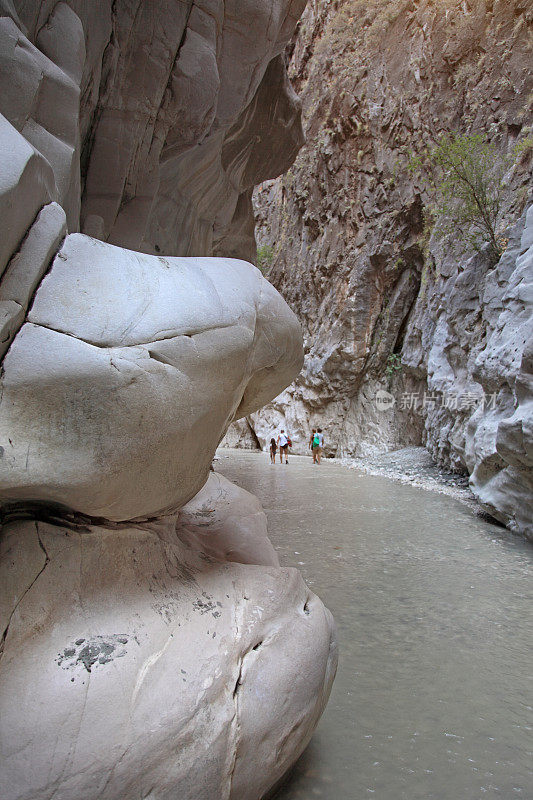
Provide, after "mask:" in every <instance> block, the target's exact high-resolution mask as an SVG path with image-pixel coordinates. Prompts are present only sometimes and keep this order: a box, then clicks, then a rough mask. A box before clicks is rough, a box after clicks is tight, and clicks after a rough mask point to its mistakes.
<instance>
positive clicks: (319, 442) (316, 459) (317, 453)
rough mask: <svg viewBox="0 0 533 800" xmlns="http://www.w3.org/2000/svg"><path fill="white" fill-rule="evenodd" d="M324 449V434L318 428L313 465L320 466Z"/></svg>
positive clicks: (314, 440) (315, 434)
mask: <svg viewBox="0 0 533 800" xmlns="http://www.w3.org/2000/svg"><path fill="white" fill-rule="evenodd" d="M323 447H324V436H323V434H322V428H317V429H316V431H315V433H314V435H313V444H312V451H313V464H320V459H321V457H322V448H323Z"/></svg>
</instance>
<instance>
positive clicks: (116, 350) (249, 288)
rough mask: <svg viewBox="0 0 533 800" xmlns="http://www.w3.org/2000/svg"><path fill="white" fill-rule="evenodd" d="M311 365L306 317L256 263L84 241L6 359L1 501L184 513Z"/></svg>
mask: <svg viewBox="0 0 533 800" xmlns="http://www.w3.org/2000/svg"><path fill="white" fill-rule="evenodd" d="M301 362H302V348H301V335H300V329H299V324H298V321H297V319H296V317H295V316H294V314H293V313H292V311H290V309H289V307H288V306H287V305H286V303H285V302H284V301H283V300H282V298H281V297H280V295H279V294H278V293H277V292H276V291H275V289H273V287H272V286H271V285H270V284H269V283H268V282H267V281H266V280H265V279H264V278H263V277H262V275H261V273H260V272H259V270H257V269H255V268H254V267H252V266H251V265H250V264H247V263H245V262H242V261H236V260H233V259H215V258H211V259H209V258H207V259H180V258H162V257H156V256H149V255H144V254H140V253H133V252H131V251H128V250H122V249H121V248H118V247H114V246H113V245H109V244H105V243H103V242H101V241H98V240H96V239H91V238H89V237H87V236H84V235H83V234H71V235H70V236H68V237H67V239H66V240H65V243H64V245H63V247H62V248H61V249H60V251H59V253H58V254H57V256H56V258H55V260H54V263H53V265H52V269H51V271H50V272H49V273H48V275H47V276H46V277H45V278H44V280H43V282H42V284H41V286H40V288H39V289H38V291H37V294H36V297H35V300H34V303H33V306H32V308H31V311H30V313H29V314H28V316H27V320H26V323H25V324H24V326H23V327H22V329H21V331H20V333H19V334H18V336H17V337H16V338H15V340H14V342H13V344H12V345H11V348H10V350H9V352H8V354H7V356H6V358H5V360H4V373H3V375H2V377H1V378H0V381H1V384H2V391H3V402H2V405H1V406H0V437H1V438H0V441H2V442H4V443H7V444H4V448H5V453H4V456H3V458H2V460H1V461H0V498H1V499H3V500H4V502H9V503H14V502H15V503H16V502H28V501H39V502H47V503H55V504H59V505H61V506H66V507H67V508H69V509H72V510H75V511H78V512H81V513H84V514H87V515H90V516H92V517H104V518H106V519H109V520H128V519H134V518H140V517H143V518H147V517H153V516H154V515H156V514H161V513H168V512H169V511H170V510H172V509H177V508H179V507H180V506H182V505H183V504H184V503H186V502H187V501H188V500H190V499H191V497H193V495H195V494H196V492H198V491H199V490H200V489H201V487H202V485H203V483H204V482H205V480H206V477H207V473H208V470H209V465H210V463H211V460H212V458H213V455H214V452H215V448H216V446H217V444H218V443H219V441H220V439H221V438H222V436H223V435H224V433H225V431H226V428H227V426H228V425H229V423H230V422H231V421H232V420H233V419H237V418H239V417H241V416H245V415H246V414H248V413H249V412H250V411H255V410H256V409H257V408H259V407H260V406H261V405H263V404H264V403H265V402H266V401H268V400H269V399H271V398H272V397H273V396H275V395H276V394H278V392H279V391H281V389H283V388H284V386H286V384H287V383H288V382H289V381H290V379H291V377H292V376H293V375H294V374H296V373H297V372H298V371H299V369H300V367H301Z"/></svg>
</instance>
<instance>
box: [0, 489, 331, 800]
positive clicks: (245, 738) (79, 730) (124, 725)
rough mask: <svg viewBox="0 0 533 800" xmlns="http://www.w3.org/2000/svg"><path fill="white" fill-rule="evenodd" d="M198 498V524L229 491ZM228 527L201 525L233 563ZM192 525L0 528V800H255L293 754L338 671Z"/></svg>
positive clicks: (290, 604)
mask: <svg viewBox="0 0 533 800" xmlns="http://www.w3.org/2000/svg"><path fill="white" fill-rule="evenodd" d="M209 483H210V484H211V486H210V487H208V488H207V490H206V492H205V493H204V495H203V496H202V495H201V496H200V498H199V499H198V503H197V505H196V508H197V509H201V508H202V506H203V505H204V501H205V499H207V500H208V502H209V504H210V505H211V503H212V499H213V491H214V492H215V493H216V492H217V491H218V489H219V488H222V490H223V491H226V490H227V489H228V482H227V481H225V480H224V479H223V478H220V477H218V476H212V477H211V478H210V481H209ZM234 493H235V495H236V500H237V505H236V507H235V509H234V511H235V513H236V514H238V515H242V518H243V519H244V518H246V517H247V516H248V517H250V516H251V517H254V516H256V514H257V501H255V498H251V496H250V495H247V493H242V491H240V490H236V489H235V490H234ZM247 498H248V499H247ZM247 503H248V508H247V507H246V506H247ZM228 512H231V507H230V505H228V503H227V502H225V499H223V503H222V508H219V507H215V509H214V514H215V515H216V516H218V517H219V519H220V520H222V526H223V527H224V528H225V532H224V536H225V540H226V544H225V547H227V546H229V549H230V551H232V552H233V551H236V550H238V549H239V548H240V547H241V544H242V525H241V530H239V525H237V526H236V542H235V546H234V547H232V546H231V543H230V539H231V533H230V525H229V516H230V514H229V515H228ZM191 514H194V510H193V508H192V507H189V509H188V510H185V511H184V516H185V517H188V518H189V519H188V520H185V528H184V527H183V524H182V521H180V519H179V516H171V517H166V518H163V519H161V520H158V521H155V522H150V523H144V524H142V525H141V524H139V525H123V526H115V527H114V528H113V527H111V528H109V527H108V528H104V527H97V526H93V525H88V526H77V527H76V526H74V527H73V526H69V525H68V524H65V523H63V524H59V525H53V524H50V523H49V522H43V521H39V520H34V521H28V520H25V521H13V522H11V523H8V524H7V525H6V526H5V529H4V535H3V542H4V553H3V556H4V557H3V558H1V559H0V582H1V583H2V585H3V586H6V587H7V591H6V593H5V596H4V597H5V601H4V605H3V606H0V611H1V612H3V613H2V616H3V621H4V624H5V623H6V621H7V625H8V627H7V633H6V637H5V642H4V652H3V655H2V658H1V660H0V718H1V720H2V725H1V728H0V751H1V754H2V758H1V760H0V787H2V794H1V796H2V800H49V798H50V797H51V796H53V797H54V800H72V798H74V797H83V800H104V798H105V800H138V798H140V797H143V798H150V800H175V798H176V797H179V798H180V800H198V799H199V798H205V800H219V798H220V799H221V798H225V799H226V800H258V798H261V797H263V796H264V795H265V794H266V793H267V792H268V791H269V789H270V788H271V787H272V786H273V785H275V783H276V782H277V781H278V780H279V779H280V778H281V777H282V775H283V774H284V772H285V771H286V770H287V769H288V768H289V767H290V765H291V764H292V763H293V762H294V761H295V760H296V758H297V757H298V756H299V755H300V753H301V752H302V751H303V749H304V748H305V746H306V744H307V743H308V741H309V738H310V736H311V734H312V732H313V730H314V727H315V725H316V722H317V721H318V718H319V716H320V714H321V713H322V710H323V708H324V705H325V703H326V701H327V698H328V695H329V691H330V687H331V683H332V680H333V677H334V673H335V668H336V660H337V645H336V638H335V632H334V626H333V623H332V619H331V615H330V614H329V612H328V611H327V610H326V609H325V608H324V606H323V605H322V603H321V602H320V601H319V600H318V598H316V597H315V596H314V595H313V594H312V593H311V592H310V591H309V590H308V589H307V588H306V587H305V585H304V583H303V581H302V579H301V577H300V575H299V573H298V572H297V571H296V570H293V569H281V568H279V567H277V566H271V565H270V563H269V562H270V561H271V557H270V555H269V554H267V557H266V562H267V566H265V565H261V566H256V565H250V564H242V563H234V562H233V563H232V562H230V561H225V560H224V559H223V558H222V555H221V554H220V557H219V558H216V559H215V558H213V556H212V555H211V554H210V552H211V553H212V552H213V548H211V551H210V549H209V545H208V542H207V539H208V537H209V534H210V531H209V529H208V528H204V531H203V534H204V543H205V544H206V545H207V546H206V547H205V548H203V546H202V542H201V541H200V539H198V540H197V541H196V543H195V542H194V541H193V540H192V539H191V535H190V534H191V531H190V518H191ZM187 528H188V529H187ZM254 535H255V534H254V533H253V532H252V531H249V535H248V545H250V544H251V543H252V539H253V537H254ZM213 536H214V537H215V538H217V536H218V534H217V531H216V525H215V526H213ZM262 536H263V533H262V532H260V533H259V539H261V537H262ZM259 545H260V548H261V547H263V546H264V543H263V542H261V541H260V542H259ZM215 549H216V544H215ZM249 552H250V548H249V547H248V553H249ZM13 557H15V558H16V560H17V568H16V569H15V570H14V569H13Z"/></svg>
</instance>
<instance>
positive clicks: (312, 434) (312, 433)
mask: <svg viewBox="0 0 533 800" xmlns="http://www.w3.org/2000/svg"><path fill="white" fill-rule="evenodd" d="M315 433H316V429H315V428H313V430H312V431H311V436H310V437H309V449H310V451H311V455H312V456H313V464H314V463H315V461H316V457H315V456H316V454H315V451H314V450H313V439H314V438H315Z"/></svg>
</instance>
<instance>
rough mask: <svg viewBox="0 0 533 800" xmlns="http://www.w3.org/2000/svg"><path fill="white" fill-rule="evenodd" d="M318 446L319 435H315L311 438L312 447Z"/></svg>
mask: <svg viewBox="0 0 533 800" xmlns="http://www.w3.org/2000/svg"><path fill="white" fill-rule="evenodd" d="M319 444H320V434H318V433H315V435H314V436H313V445H314V446H315V447H318V445H319Z"/></svg>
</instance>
